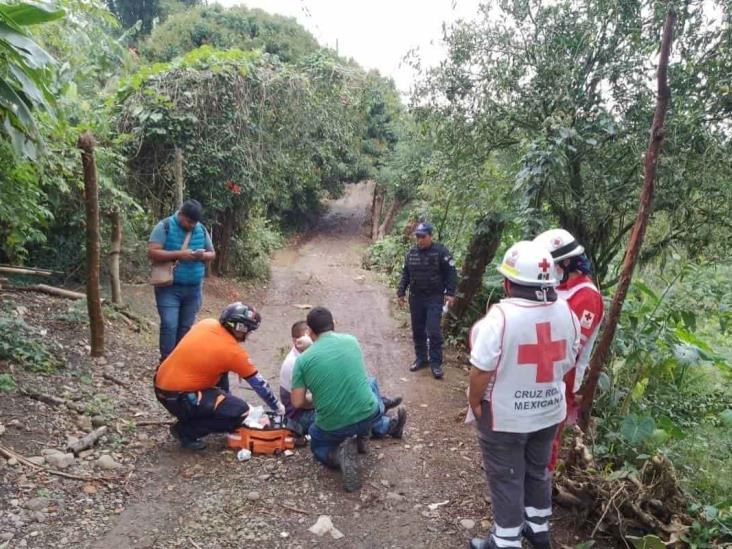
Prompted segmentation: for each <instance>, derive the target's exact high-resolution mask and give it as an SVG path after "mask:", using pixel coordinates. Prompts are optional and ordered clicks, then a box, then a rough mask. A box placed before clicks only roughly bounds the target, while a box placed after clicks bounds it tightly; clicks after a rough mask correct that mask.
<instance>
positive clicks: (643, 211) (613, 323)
mask: <svg viewBox="0 0 732 549" xmlns="http://www.w3.org/2000/svg"><path fill="white" fill-rule="evenodd" d="M675 21H676V13H675V12H674V11H673V10H669V12H668V13H667V14H666V21H665V23H664V26H663V36H662V38H661V55H660V57H659V60H658V73H657V80H658V97H657V98H656V112H655V113H654V115H653V124H652V125H651V135H650V140H649V143H648V151H647V152H646V157H645V165H644V173H643V188H642V189H641V194H640V206H639V208H638V216H637V218H636V221H635V225H634V226H633V231H632V232H631V234H630V240H629V242H628V249H627V250H626V252H625V259H624V260H623V268H622V271H621V274H620V280H619V282H618V287H617V290H615V295H614V296H613V301H612V304H611V305H610V312H609V313H608V315H607V320H606V322H605V330H604V331H603V333H602V337H601V338H600V341H598V343H597V347H596V349H595V352H594V354H593V355H592V360H591V362H590V368H589V374H588V377H587V382H586V384H585V387H584V389H583V390H582V396H583V405H582V415H581V417H580V422H579V425H580V427H581V428H582V430H587V426H588V425H589V422H590V414H591V413H592V405H593V401H594V398H595V390H596V389H597V380H598V379H599V377H600V373H601V372H602V370H603V368H604V366H605V363H606V362H607V360H608V357H609V355H610V345H611V344H612V341H613V338H614V337H615V330H616V329H617V326H618V320H619V319H620V313H621V311H622V308H623V302H624V301H625V296H626V295H627V293H628V287H629V286H630V280H631V278H632V276H633V270H634V268H635V264H636V261H637V260H638V255H639V254H640V249H641V246H642V245H643V238H644V236H645V233H646V226H647V225H648V218H649V216H650V214H651V203H652V201H653V193H654V187H655V180H656V165H657V164H658V155H659V153H660V149H661V144H662V143H663V137H664V127H663V124H664V120H665V118H666V109H667V106H668V101H669V98H670V97H671V90H670V89H669V87H668V82H667V80H668V76H667V72H668V58H669V55H670V53H671V42H672V39H673V26H674V22H675Z"/></svg>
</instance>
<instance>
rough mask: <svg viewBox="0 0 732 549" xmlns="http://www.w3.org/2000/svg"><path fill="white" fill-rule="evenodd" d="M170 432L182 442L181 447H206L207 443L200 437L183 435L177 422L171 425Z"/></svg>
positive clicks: (198, 448)
mask: <svg viewBox="0 0 732 549" xmlns="http://www.w3.org/2000/svg"><path fill="white" fill-rule="evenodd" d="M170 434H171V435H172V436H173V438H174V439H175V440H177V441H178V442H180V447H181V448H185V449H186V450H203V449H204V448H206V443H205V442H203V441H202V440H201V439H200V438H188V437H185V436H183V435H181V434H180V431H179V430H178V424H177V423H175V424H173V425H171V426H170Z"/></svg>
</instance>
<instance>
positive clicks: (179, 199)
mask: <svg viewBox="0 0 732 549" xmlns="http://www.w3.org/2000/svg"><path fill="white" fill-rule="evenodd" d="M174 168H175V202H176V206H175V207H176V208H180V207H181V205H182V204H183V151H181V150H180V149H179V148H178V147H176V148H175V164H174Z"/></svg>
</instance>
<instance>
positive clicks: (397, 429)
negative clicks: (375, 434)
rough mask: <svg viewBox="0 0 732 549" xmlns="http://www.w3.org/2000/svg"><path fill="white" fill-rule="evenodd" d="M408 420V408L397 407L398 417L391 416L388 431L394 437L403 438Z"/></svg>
mask: <svg viewBox="0 0 732 549" xmlns="http://www.w3.org/2000/svg"><path fill="white" fill-rule="evenodd" d="M406 422H407V409H406V408H405V407H404V406H399V408H397V417H393V418H390V423H389V431H388V432H387V433H386V434H387V435H390V436H392V437H394V438H402V435H403V434H404V424H405V423H406Z"/></svg>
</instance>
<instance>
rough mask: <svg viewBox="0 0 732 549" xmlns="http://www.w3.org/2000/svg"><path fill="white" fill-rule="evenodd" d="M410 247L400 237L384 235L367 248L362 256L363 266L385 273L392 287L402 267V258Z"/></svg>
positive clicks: (397, 279)
mask: <svg viewBox="0 0 732 549" xmlns="http://www.w3.org/2000/svg"><path fill="white" fill-rule="evenodd" d="M410 246H411V243H410V241H409V240H407V239H406V238H404V237H402V236H396V235H386V236H385V237H384V238H382V239H381V240H377V241H376V242H374V243H373V244H372V245H371V246H370V247H369V249H368V251H367V252H366V255H364V259H363V266H364V268H366V269H371V270H374V271H378V272H381V273H385V274H386V275H387V276H388V277H389V280H390V282H391V283H392V285H396V284H397V282H398V281H399V277H400V275H401V272H402V267H403V266H404V256H405V255H406V253H407V250H408V249H409V247H410Z"/></svg>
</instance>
